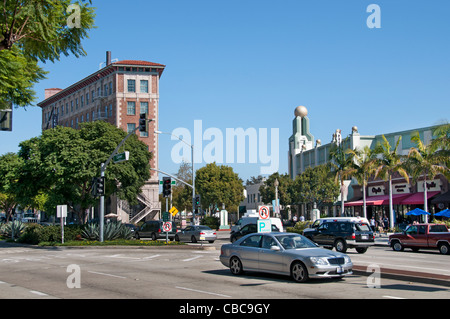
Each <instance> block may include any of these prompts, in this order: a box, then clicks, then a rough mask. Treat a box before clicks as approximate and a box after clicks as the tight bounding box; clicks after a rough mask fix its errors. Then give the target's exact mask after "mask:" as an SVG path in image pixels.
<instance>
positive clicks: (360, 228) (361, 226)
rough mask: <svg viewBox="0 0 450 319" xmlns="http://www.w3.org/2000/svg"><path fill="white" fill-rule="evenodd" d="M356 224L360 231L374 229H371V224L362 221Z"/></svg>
mask: <svg viewBox="0 0 450 319" xmlns="http://www.w3.org/2000/svg"><path fill="white" fill-rule="evenodd" d="M355 226H356V229H357V230H358V231H372V230H371V229H370V227H369V225H367V224H363V223H360V224H355Z"/></svg>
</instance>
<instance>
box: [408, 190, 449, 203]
mask: <svg viewBox="0 0 450 319" xmlns="http://www.w3.org/2000/svg"><path fill="white" fill-rule="evenodd" d="M440 193H441V192H440V191H435V192H427V199H430V198H431V197H433V196H436V195H438V194H440ZM423 197H424V195H423V192H422V193H414V194H412V195H410V196H409V197H407V198H405V199H403V200H402V201H401V203H400V204H402V205H421V204H422V205H423Z"/></svg>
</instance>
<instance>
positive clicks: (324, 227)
mask: <svg viewBox="0 0 450 319" xmlns="http://www.w3.org/2000/svg"><path fill="white" fill-rule="evenodd" d="M303 235H304V236H306V237H307V238H309V239H311V240H312V241H314V242H315V243H317V244H319V245H323V246H325V247H334V248H335V249H336V251H339V252H341V253H345V252H346V251H347V249H348V248H356V251H357V252H358V253H360V254H364V253H365V252H366V251H367V249H368V248H369V247H370V246H373V245H375V237H374V233H373V231H372V228H371V227H370V226H369V224H368V223H365V222H362V221H352V220H341V219H330V220H325V221H323V222H322V223H321V224H320V226H319V227H317V228H308V229H305V230H304V231H303Z"/></svg>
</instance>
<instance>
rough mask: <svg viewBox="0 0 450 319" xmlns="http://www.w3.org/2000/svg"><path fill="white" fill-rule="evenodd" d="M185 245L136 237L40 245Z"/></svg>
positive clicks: (44, 244) (40, 244) (43, 243)
mask: <svg viewBox="0 0 450 319" xmlns="http://www.w3.org/2000/svg"><path fill="white" fill-rule="evenodd" d="M178 245H185V243H183V242H177V241H169V242H167V243H166V241H159V240H135V239H129V240H126V239H117V240H105V241H104V242H100V241H93V240H71V241H67V242H64V244H62V243H60V242H40V243H39V244H38V246H43V247H44V246H79V247H85V246H178Z"/></svg>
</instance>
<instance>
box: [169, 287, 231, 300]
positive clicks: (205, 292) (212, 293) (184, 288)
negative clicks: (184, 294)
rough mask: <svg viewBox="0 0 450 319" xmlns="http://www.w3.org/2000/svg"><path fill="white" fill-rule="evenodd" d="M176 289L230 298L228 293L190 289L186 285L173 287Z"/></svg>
mask: <svg viewBox="0 0 450 319" xmlns="http://www.w3.org/2000/svg"><path fill="white" fill-rule="evenodd" d="M175 288H177V289H183V290H188V291H193V292H198V293H202V294H208V295H214V296H219V297H225V298H231V296H228V295H222V294H216V293H215V292H209V291H203V290H197V289H191V288H186V287H178V286H177V287H175Z"/></svg>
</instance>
